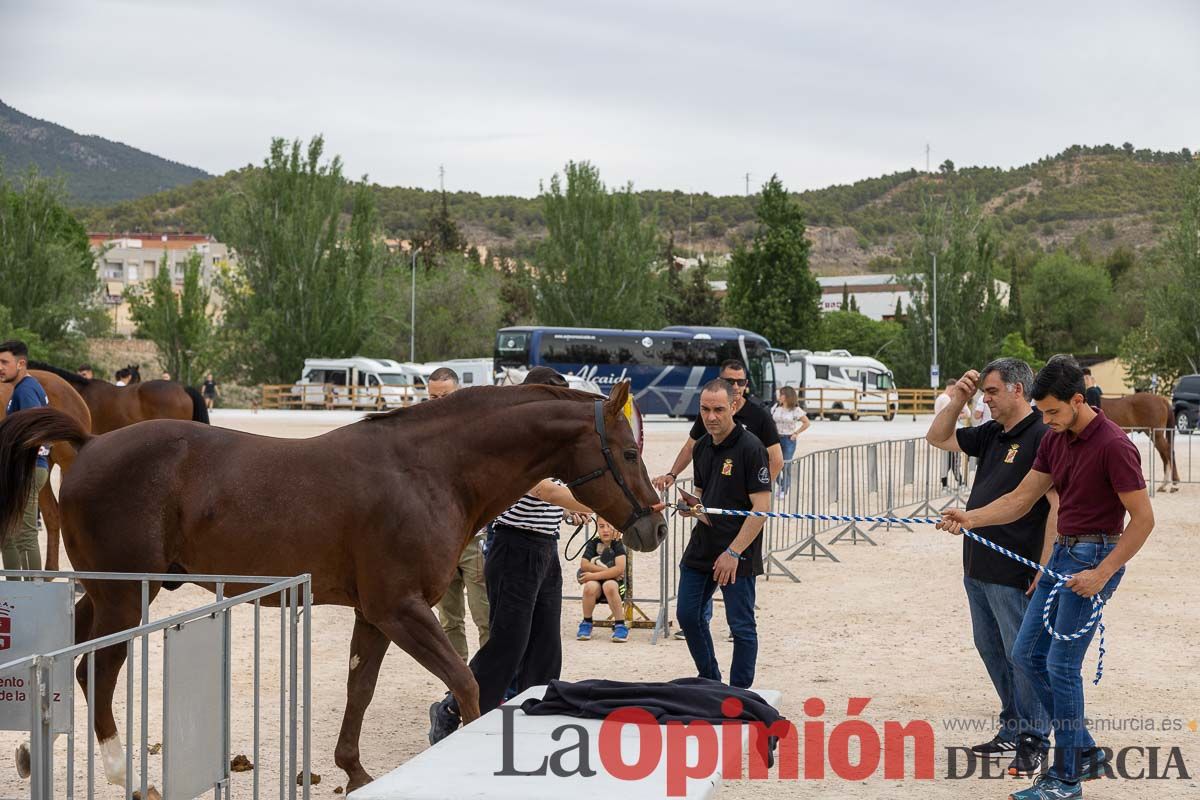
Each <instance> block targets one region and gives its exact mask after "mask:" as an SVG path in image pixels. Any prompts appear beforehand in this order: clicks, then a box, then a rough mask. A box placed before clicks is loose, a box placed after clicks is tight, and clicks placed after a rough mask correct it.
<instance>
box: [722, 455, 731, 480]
mask: <svg viewBox="0 0 1200 800" xmlns="http://www.w3.org/2000/svg"><path fill="white" fill-rule="evenodd" d="M721 474H722V475H724V476H725V477H729V476H730V475H732V474H733V459H732V458H727V459H725V463H724V464H722V465H721Z"/></svg>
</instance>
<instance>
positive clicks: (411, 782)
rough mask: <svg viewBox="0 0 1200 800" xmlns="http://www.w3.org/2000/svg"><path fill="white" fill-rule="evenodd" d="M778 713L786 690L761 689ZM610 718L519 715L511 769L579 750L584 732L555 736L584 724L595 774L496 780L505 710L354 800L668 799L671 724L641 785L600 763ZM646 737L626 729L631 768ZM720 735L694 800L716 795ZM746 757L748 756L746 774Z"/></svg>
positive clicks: (690, 783) (569, 762) (692, 753)
mask: <svg viewBox="0 0 1200 800" xmlns="http://www.w3.org/2000/svg"><path fill="white" fill-rule="evenodd" d="M545 691H546V687H545V686H534V687H531V688H529V689H528V690H526V691H525V692H522V693H521V694H520V695H518V696H517V697H514V698H513V699H512V700H510V701H508V703H506V704H505V705H509V706H520V705H521V703H523V702H525V700H528V699H529V698H531V697H542V696H544V694H545ZM754 691H755V692H757V693H758V694H759V695H760V696H761V697H762V698H763V699H764V700H766V701H767V702H768V703H770V704H771V705H772V706H775V707H776V708H778V707H779V702H780V700H781V699H782V696H783V695H782V693H780V692H778V691H775V690H773V689H757V688H756V689H754ZM603 722H604V721H603V720H599V719H579V718H577V717H567V716H562V715H551V716H527V715H526V714H524V713H523V712H521V711H520V710H517V711H516V713H515V715H514V716H513V717H512V722H511V728H512V732H513V737H514V742H515V743H514V747H513V758H512V765H511V766H512V768H513V769H514V771H516V770H519V771H532V770H536V769H537V768H538V767H539V766H540V765H541V764H542V762H543V760H544V759H546V758H547V757H548V756H551V755H552V754H553V753H555V752H557V751H560V750H563V749H564V748H569V747H573V746H577V745H578V743H579V741H580V738H581V737H580V735H579V734H578V732H577V731H571V732H567V733H565V734H564V735H563V736H562V738H561V739H560V740H558V741H555V740H554V739H553V738H552V732H553V731H555V730H556V729H558V728H561V727H562V726H564V725H575V726H579V727H580V728H582V729H583V730H585V731H586V732H587V749H588V761H589V766H590V767H591V769H592V770H594V771H595V773H596V774H595V775H593V776H591V777H585V776H583V775H579V774H574V775H567V776H565V777H560V776H558V775H555V774H554V773H553V772H552V771H550V770H549V769H547V770H546V774H545V775H496V774H495V773H496V772H500V771H501V770H503V769H504V761H503V758H504V751H503V729H504V717H503V712H501V710H500V709H496V710H495V711H492V712H489V713H488V714H485V715H484V716H483V717H481V718H480V719H478V720H476V721H475V722H473V723H472V724H470V725H468V726H466V727H464V728H462V729H461V730H459V731H457V732H455V733H454V734H452V735H451V736H448V737H447V738H445V739H443V740H442V741H440V742H438V743H437V744H436V745H434V746H433V747H431V748H429V749H428V750H426V751H425V752H423V753H421V754H420V755H418V756H416V757H414V758H412V759H411V760H410V761H409V762H408V763H406V764H403V765H401V766H400V767H398V768H396V769H394V770H392V771H391V772H389V773H388V774H386V775H384V776H382V777H380V778H378V779H376V780H375V782H374V783H371V784H368V785H367V786H364V787H363V788H361V789H359V790H358V791H356V792H354V793H353V795H352V798H353V800H449V799H451V798H453V799H455V800H457V799H458V798H463V799H464V800H466V799H467V798H479V799H480V800H483V799H484V798H487V800H502V799H503V798H512V799H513V800H539V799H540V798H545V800H560V798H564V797H568V798H583V797H605V798H611V800H643V798H645V799H646V800H649V799H650V798H661V797H666V796H667V766H666V741H667V740H666V726H665V725H659V726H657V727H658V730H659V739H660V741H661V742H662V746H663V750H662V757H660V758H659V760H658V762H657V765H656V766H655V768H654V771H653V772H652V773H650V774H649V775H648V776H647V777H646V778H643V779H641V780H636V781H632V780H622V779H619V778H616V777H614V776H613V775H611V774H610V773H609V772H608V771H607V770H606V769H605V768H604V764H603V763H602V762H601V760H600V754H599V744H600V726H601V725H602V724H603ZM640 735H641V734H640V732H639V731H638V729H637V727H636V726H633V725H625V726H623V728H622V731H621V752H622V755H623V759H624V761H625V763H626V764H632V763H634V762H636V760H637V758H638V752H639V750H638V748H639V744H640V741H639V737H640ZM747 739H748V735H747V733H746V732H745V731H743V734H742V752H743V754H744V753H745V752H746V749H747ZM720 742H721V736H720V732H718V735H717V747H718V755H717V759H716V769H715V771H714V773H713V774H712V776H710V777H707V778H700V779H697V778H689V779H687V783H686V792H685V794H684V795H682V796H684V797H687V798H710V797H715V796H716V793H717V788H718V787H719V786H720V783H721V757H720ZM579 761H580V748H578V747H576V749H574V750H573V751H572V752H570V753H568V754H566V755H565V756H564V757H563V758H562V768H563V771H567V772H570V771H574V770H576V769H577V768H578V766H579ZM695 762H696V741H695V739H694V738H692V737H689V740H688V763H695ZM746 763H747V758H746V756H745V755H743V757H742V768H743V770H745V766H746Z"/></svg>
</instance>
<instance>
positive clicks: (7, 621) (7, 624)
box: [0, 603, 12, 650]
mask: <svg viewBox="0 0 1200 800" xmlns="http://www.w3.org/2000/svg"><path fill="white" fill-rule="evenodd" d="M11 613H12V606H10V605H9V604H8V603H0V650H7V649H8V648H10V647H12V617H11V616H9V614H11Z"/></svg>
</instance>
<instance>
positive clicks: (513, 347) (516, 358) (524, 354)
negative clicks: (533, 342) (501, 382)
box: [496, 331, 529, 369]
mask: <svg viewBox="0 0 1200 800" xmlns="http://www.w3.org/2000/svg"><path fill="white" fill-rule="evenodd" d="M526 366H529V334H528V333H527V332H526V331H500V333H498V334H497V335H496V368H497V369H500V368H502V367H526Z"/></svg>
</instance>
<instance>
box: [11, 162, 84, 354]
mask: <svg viewBox="0 0 1200 800" xmlns="http://www.w3.org/2000/svg"><path fill="white" fill-rule="evenodd" d="M65 194H66V191H65V188H64V186H63V184H62V181H61V180H58V179H47V178H44V177H42V176H41V175H39V174H38V173H37V172H36V171H32V170H31V171H30V172H27V173H25V175H24V176H23V177H21V178H19V179H18V180H16V181H15V182H12V181H9V180H8V178H7V177H6V176H5V175H4V173H3V172H0V308H4V309H6V310H7V318H8V321H9V322H8V325H9V326H10V327H11V328H12V329H21V330H23V331H25V332H27V333H32V334H34V336H35V337H36V340H37V341H38V342H40V343H41V344H40V347H41V348H42V349H40V350H39V351H38V352H37V357H38V358H40V359H45V360H47V361H54V362H57V363H66V364H74V363H77V361H78V360H81V359H83V358H84V357H85V356H86V352H87V348H86V343H85V342H84V340H83V335H82V334H81V333H80V332H79V329H80V328H82V327H90V328H92V329H95V328H96V327H97V324H99V327H100V328H101V329H102V328H104V327H105V326H106V319H107V317H106V315H105V314H104V310H103V308H101V307H100V306H99V289H100V281H99V278H98V277H97V275H96V267H95V263H94V257H93V254H92V250H91V246H90V244H89V243H88V237H87V232H86V231H85V230H84V228H83V226H82V225H81V224H80V223H79V221H78V220H77V219H76V218H75V217H74V216H73V215H72V214H71V212H70V211H68V210H67V209H66V207H65V206H64V204H63V198H64V197H65ZM30 338H33V337H30Z"/></svg>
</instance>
